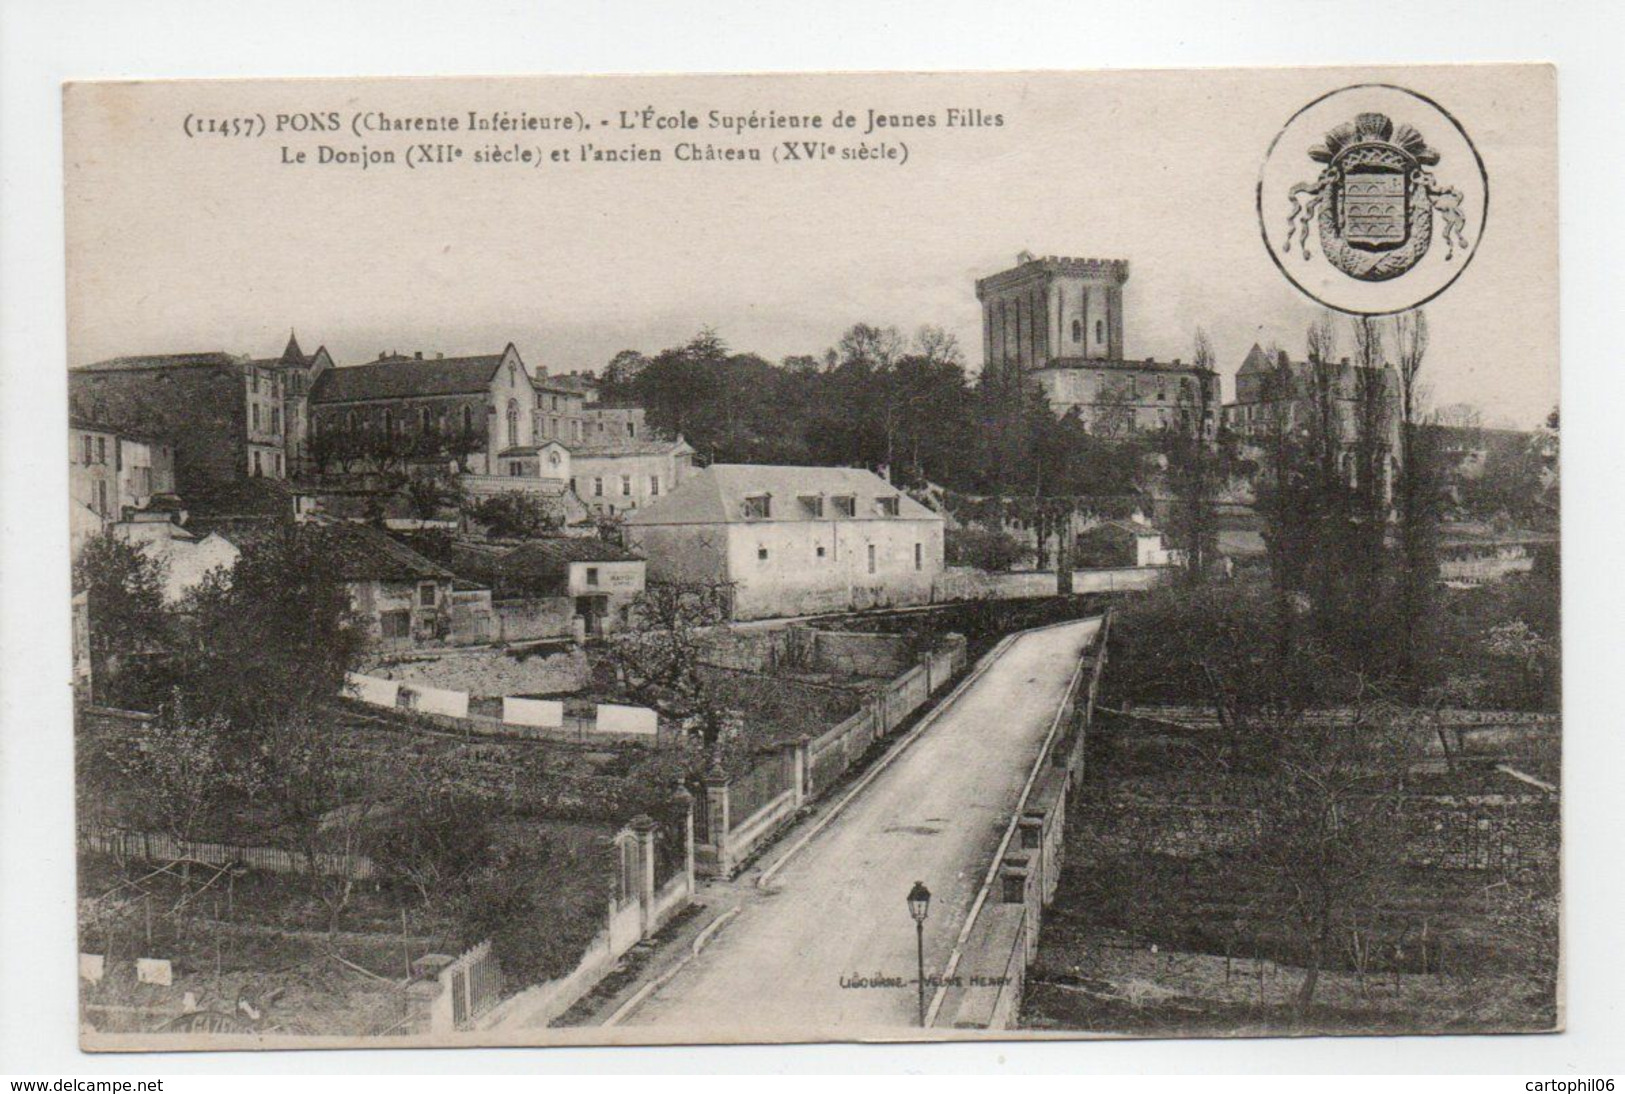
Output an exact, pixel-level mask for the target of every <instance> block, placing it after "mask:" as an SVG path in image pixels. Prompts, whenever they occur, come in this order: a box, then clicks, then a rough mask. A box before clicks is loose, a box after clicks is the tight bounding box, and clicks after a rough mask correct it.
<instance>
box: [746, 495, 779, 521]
mask: <svg viewBox="0 0 1625 1094" xmlns="http://www.w3.org/2000/svg"><path fill="white" fill-rule="evenodd" d="M744 515H745V519H746V520H767V519H768V518H769V517H771V516H772V515H773V498H772V496H771V495H769V494H753V495H751V496H750V497H748V498H746V499H745V505H744Z"/></svg>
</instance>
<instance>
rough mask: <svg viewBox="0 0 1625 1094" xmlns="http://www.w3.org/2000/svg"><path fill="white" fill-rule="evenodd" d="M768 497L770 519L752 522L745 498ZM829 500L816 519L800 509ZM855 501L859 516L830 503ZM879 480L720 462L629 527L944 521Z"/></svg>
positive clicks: (635, 516) (860, 474) (851, 471)
mask: <svg viewBox="0 0 1625 1094" xmlns="http://www.w3.org/2000/svg"><path fill="white" fill-rule="evenodd" d="M762 494H767V495H769V496H770V497H771V498H772V505H771V515H770V516H767V517H747V516H746V515H745V499H746V498H748V497H755V496H759V495H762ZM818 496H822V497H824V498H825V499H826V503H825V505H824V515H823V516H821V517H815V516H813V515H812V514H810V513H809V512H808V511H807V509H806V507H805V506H803V505H800V504H799V499H800V498H803V497H818ZM841 496H850V497H852V498H853V499H854V502H855V504H854V510H855V515H854V516H851V517H843V516H840V515H838V514H837V513H836V512H835V510H834V507H833V506H832V505H830V504H829V503H828V499H829V498H832V497H841ZM879 498H896V499H897V516H895V517H887V516H881V515H880V511H879V506H878V505H877V504H876V501H877V499H879ZM942 519H943V518H942V516H941V515H940V514H938V513H933V512H932V511H931V510H929V509H927V508H926V507H925V506H923V505H921V504H920V503H919V502H917V501H915V500H914V499H913V498H911V497H909V496H908V495H907V494H905V493H903V492H902V491H901V490H899V489H897V487H895V486H893V485H891V484H890V483H888V482H886V480H884V479H882V478H881V477H880V476H879V475H876V474H874V473H873V472H871V471H865V470H863V469H862V468H856V467H790V466H781V465H778V464H753V463H733V464H726V463H718V464H712V465H711V466H710V467H707V468H704V469H703V470H700V471H697V472H695V473H694V474H693V475H691V476H690V477H689V478H687V479H686V480H684V482H683V483H682V485H681V486H679V487H677V489H675V490H673V491H672V492H671V493H670V494H668V495H666V496H665V497H664V498H662V499H661V500H660V501H658V502H655V503H653V504H651V505H648V506H644V507H642V508H638V509H634V510H632V511H631V512H629V513H627V514H626V523H627V524H628V525H649V524H656V525H658V524H759V523H764V522H772V523H788V522H795V521H819V522H823V521H833V520H938V521H940V520H942Z"/></svg>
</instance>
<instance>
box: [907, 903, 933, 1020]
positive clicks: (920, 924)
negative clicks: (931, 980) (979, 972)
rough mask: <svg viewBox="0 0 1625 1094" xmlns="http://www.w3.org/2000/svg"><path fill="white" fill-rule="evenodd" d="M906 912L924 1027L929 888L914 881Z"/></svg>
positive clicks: (921, 1018) (929, 905) (929, 908)
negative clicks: (917, 969)
mask: <svg viewBox="0 0 1625 1094" xmlns="http://www.w3.org/2000/svg"><path fill="white" fill-rule="evenodd" d="M908 914H909V915H911V916H913V917H914V952H915V955H916V956H917V957H918V958H919V967H920V980H919V984H920V1028H922V1029H923V1028H925V917H926V916H928V915H930V914H931V890H930V889H927V888H926V887H925V882H923V881H916V882H915V883H914V888H912V889H910V890H909V891H908Z"/></svg>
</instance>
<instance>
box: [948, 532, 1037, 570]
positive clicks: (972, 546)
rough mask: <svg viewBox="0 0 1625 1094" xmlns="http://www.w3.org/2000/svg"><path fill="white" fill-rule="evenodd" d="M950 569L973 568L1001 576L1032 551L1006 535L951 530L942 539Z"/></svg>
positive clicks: (1008, 534)
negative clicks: (953, 567) (957, 567)
mask: <svg viewBox="0 0 1625 1094" xmlns="http://www.w3.org/2000/svg"><path fill="white" fill-rule="evenodd" d="M945 550H946V551H947V555H948V564H949V565H950V566H974V567H975V568H976V569H978V570H987V571H989V572H992V573H997V572H1002V571H1004V570H1008V569H1010V568H1011V567H1012V566H1015V565H1017V564H1019V563H1022V562H1026V561H1027V560H1028V559H1030V558H1032V557H1033V550H1032V548H1031V547H1028V546H1027V545H1026V544H1024V543H1022V542H1021V541H1020V540H1018V539H1016V537H1015V536H1012V535H1011V534H1010V533H1008V532H995V531H990V530H989V529H986V528H954V529H951V530H950V531H949V532H948V534H947V538H946V543H945Z"/></svg>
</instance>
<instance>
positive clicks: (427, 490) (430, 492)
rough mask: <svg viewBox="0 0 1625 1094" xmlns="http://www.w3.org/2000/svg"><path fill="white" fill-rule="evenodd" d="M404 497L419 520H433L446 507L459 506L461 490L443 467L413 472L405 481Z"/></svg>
mask: <svg viewBox="0 0 1625 1094" xmlns="http://www.w3.org/2000/svg"><path fill="white" fill-rule="evenodd" d="M406 497H407V500H408V501H409V502H411V504H412V512H413V513H415V514H416V515H417V517H418V519H420V520H433V519H435V517H437V516H439V515H440V511H441V509H443V508H446V507H460V506H461V503H462V500H463V498H462V491H461V489H460V488H459V487H458V485H457V483H456V481H455V480H454V479H452V478H450V477H449V476H447V475H446V474H445V473H444V469H443V468H441V469H437V470H435V471H432V472H423V473H419V474H415V475H413V476H411V477H410V478H408V479H407V481H406Z"/></svg>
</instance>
